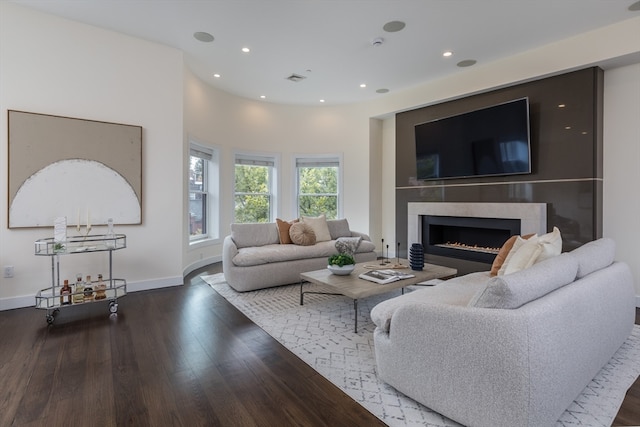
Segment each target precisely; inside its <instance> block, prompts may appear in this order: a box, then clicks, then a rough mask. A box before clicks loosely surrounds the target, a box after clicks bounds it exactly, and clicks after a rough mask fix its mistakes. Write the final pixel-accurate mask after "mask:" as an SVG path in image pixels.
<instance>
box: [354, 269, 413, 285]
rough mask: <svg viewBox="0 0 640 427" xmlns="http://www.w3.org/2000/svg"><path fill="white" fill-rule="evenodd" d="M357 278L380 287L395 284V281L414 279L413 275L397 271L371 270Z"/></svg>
mask: <svg viewBox="0 0 640 427" xmlns="http://www.w3.org/2000/svg"><path fill="white" fill-rule="evenodd" d="M358 277H360V278H361V279H364V280H369V281H370V282H375V283H379V284H381V285H384V284H387V283H391V282H395V281H397V280H402V279H408V278H409V277H415V276H414V275H413V274H410V273H404V272H402V271H398V270H371V271H367V272H365V273H362V274H360V275H359V276H358Z"/></svg>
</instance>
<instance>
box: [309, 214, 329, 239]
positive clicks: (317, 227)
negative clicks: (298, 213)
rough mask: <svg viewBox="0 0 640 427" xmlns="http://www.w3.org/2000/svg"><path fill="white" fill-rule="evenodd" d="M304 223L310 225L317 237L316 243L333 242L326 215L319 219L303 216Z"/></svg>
mask: <svg viewBox="0 0 640 427" xmlns="http://www.w3.org/2000/svg"><path fill="white" fill-rule="evenodd" d="M302 222H303V223H305V224H308V225H309V226H310V227H311V228H312V229H313V232H314V233H315V235H316V242H327V241H329V240H331V233H330V232H329V226H328V225H327V217H326V216H325V215H324V214H322V215H320V216H318V217H312V216H303V217H302Z"/></svg>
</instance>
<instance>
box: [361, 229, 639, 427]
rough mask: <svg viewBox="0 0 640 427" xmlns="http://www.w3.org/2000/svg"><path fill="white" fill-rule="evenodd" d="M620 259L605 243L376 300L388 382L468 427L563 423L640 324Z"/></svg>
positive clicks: (377, 336)
mask: <svg viewBox="0 0 640 427" xmlns="http://www.w3.org/2000/svg"><path fill="white" fill-rule="evenodd" d="M614 252H615V245H614V242H613V241H612V240H610V239H606V238H605V239H599V240H596V241H594V242H590V243H587V244H585V245H583V246H581V247H579V248H577V249H575V250H573V251H571V252H568V253H563V254H561V255H558V256H555V257H552V258H549V259H546V260H544V261H542V262H540V263H537V264H534V265H533V266H531V267H529V268H526V269H523V270H521V271H518V272H515V273H512V274H506V275H502V276H496V277H493V278H491V277H490V276H489V273H488V272H486V273H472V274H469V275H466V276H462V277H459V278H455V279H451V280H448V281H445V282H442V283H440V284H438V285H437V286H435V287H433V288H426V289H422V290H418V291H414V292H411V293H408V294H405V295H403V296H400V297H397V298H393V299H390V300H387V301H384V302H382V303H380V304H378V305H377V306H375V307H374V308H373V310H372V312H371V317H372V319H373V321H374V322H375V324H376V326H377V327H376V329H375V331H374V344H375V354H376V363H377V368H378V375H379V377H380V378H381V379H382V380H384V381H385V382H387V383H388V384H390V385H391V386H393V387H395V388H396V389H397V390H399V391H400V392H402V393H404V394H405V395H407V396H409V397H411V398H413V399H415V400H416V401H418V402H420V403H422V404H424V405H426V406H427V407H429V408H431V409H433V410H435V411H437V412H439V413H441V414H443V415H445V416H447V417H449V418H451V419H453V420H455V421H457V422H459V423H461V424H463V425H465V426H479V427H482V426H487V427H489V426H490V427H499V426H505V427H513V426H519V427H526V426H529V427H544V426H552V425H555V423H556V421H557V420H558V418H559V417H560V416H561V415H562V413H563V412H564V411H565V410H566V408H567V407H568V406H569V405H570V404H571V402H572V401H573V400H574V399H575V398H576V397H577V396H578V395H579V394H580V393H581V392H582V390H583V389H584V388H585V386H586V385H587V384H588V383H589V382H590V381H591V380H592V379H593V377H594V376H595V375H596V374H597V373H598V371H599V370H600V369H601V368H602V367H603V366H604V365H605V364H606V363H607V362H608V361H609V360H610V358H611V356H612V355H613V354H614V353H615V352H616V351H617V349H618V348H619V347H620V346H621V345H622V343H623V342H624V341H625V340H626V339H627V337H628V336H629V335H630V333H631V330H632V328H633V324H634V320H635V292H634V286H633V278H632V275H631V272H630V270H629V268H628V266H627V265H626V264H624V263H621V262H615V261H614Z"/></svg>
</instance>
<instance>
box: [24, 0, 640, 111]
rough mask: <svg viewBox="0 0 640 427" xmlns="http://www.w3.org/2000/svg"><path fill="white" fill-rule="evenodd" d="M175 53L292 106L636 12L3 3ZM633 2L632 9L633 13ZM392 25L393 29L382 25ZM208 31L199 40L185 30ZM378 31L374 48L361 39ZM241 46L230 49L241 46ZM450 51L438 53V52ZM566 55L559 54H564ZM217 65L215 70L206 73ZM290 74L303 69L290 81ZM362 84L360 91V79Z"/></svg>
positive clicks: (609, 3) (580, 0)
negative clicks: (396, 24)
mask: <svg viewBox="0 0 640 427" xmlns="http://www.w3.org/2000/svg"><path fill="white" fill-rule="evenodd" d="M14 2H15V3H18V4H21V5H24V6H29V7H33V8H36V9H39V10H42V11H45V12H49V13H52V14H55V15H60V16H62V17H66V18H69V19H73V20H76V21H80V22H84V23H88V24H91V25H95V26H98V27H103V28H107V29H111V30H115V31H118V32H122V33H125V34H130V35H132V36H136V37H140V38H143V39H147V40H151V41H154V42H158V43H162V44H165V45H168V46H172V47H175V48H177V49H180V50H182V51H183V52H184V54H185V60H186V61H187V64H188V65H189V67H190V68H191V69H192V70H193V71H194V72H195V73H196V74H197V75H199V76H200V77H201V78H202V79H203V80H205V81H207V82H209V83H210V84H211V85H213V86H215V87H217V88H219V89H222V90H224V91H227V92H230V93H232V94H235V95H239V96H243V97H247V98H252V99H260V96H261V95H264V96H265V97H266V98H265V101H268V102H275V103H285V104H298V105H319V102H320V100H321V99H324V100H326V104H343V103H352V102H359V101H366V100H371V99H375V98H379V97H382V96H384V95H383V94H379V93H377V92H376V91H377V90H378V89H388V90H389V93H392V92H393V91H397V90H401V89H407V88H410V87H412V86H416V85H419V84H422V83H425V82H427V81H430V80H433V79H437V78H440V77H443V76H445V75H448V74H452V73H461V72H465V70H468V69H469V68H461V67H458V66H456V64H457V63H458V62H460V61H463V60H469V59H473V60H476V61H477V64H478V65H479V64H482V63H488V62H491V61H495V60H497V59H500V58H503V57H508V56H510V55H513V54H516V53H518V52H522V51H526V50H529V49H533V48H536V47H538V46H542V45H545V44H548V43H551V42H553V41H556V40H560V39H564V38H567V37H570V36H572V35H575V34H579V33H583V32H586V31H589V30H593V29H596V28H599V27H603V26H606V25H610V24H613V23H616V22H620V21H622V20H625V19H631V18H634V17H637V16H640V11H638V10H629V7H630V6H631V5H632V4H635V3H637V2H636V0H117V1H115V0H14ZM637 6H638V5H636V6H635V7H632V9H638V7H637ZM395 20H398V21H403V22H405V23H406V27H405V28H404V30H402V31H399V32H394V33H388V32H385V31H384V30H383V28H382V27H383V25H384V24H385V23H387V22H389V21H395ZM197 31H203V32H208V33H210V34H211V35H213V36H214V38H215V40H214V41H213V42H211V43H203V42H200V41H197V40H196V39H195V38H194V37H193V34H194V33H195V32H197ZM377 37H382V38H383V39H384V43H383V44H382V45H381V46H377V47H376V46H372V40H373V39H375V38H377ZM245 46H246V47H249V48H250V49H251V52H250V53H248V54H246V53H243V52H241V48H242V47H245ZM447 50H451V51H453V56H451V57H449V58H445V57H443V56H442V53H443V52H444V51H447ZM567 54H570V52H567ZM214 73H219V74H220V75H221V77H220V78H214V77H213V74H214ZM292 73H295V74H299V75H301V76H304V77H306V78H305V79H304V80H302V81H300V82H297V83H294V82H291V81H289V80H287V79H286V78H287V77H288V76H290V75H291V74H292ZM362 83H364V84H366V85H367V86H366V87H365V88H361V87H360V84H362Z"/></svg>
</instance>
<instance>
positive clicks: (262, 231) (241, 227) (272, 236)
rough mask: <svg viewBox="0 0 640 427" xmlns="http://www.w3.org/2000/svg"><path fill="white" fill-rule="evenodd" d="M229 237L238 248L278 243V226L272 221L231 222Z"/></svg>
mask: <svg viewBox="0 0 640 427" xmlns="http://www.w3.org/2000/svg"><path fill="white" fill-rule="evenodd" d="M231 238H232V239H233V241H234V243H235V244H236V246H237V247H238V248H246V247H250V246H264V245H272V244H274V243H280V237H279V236H278V227H276V224H275V223H273V222H266V223H250V224H240V223H234V224H231Z"/></svg>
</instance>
